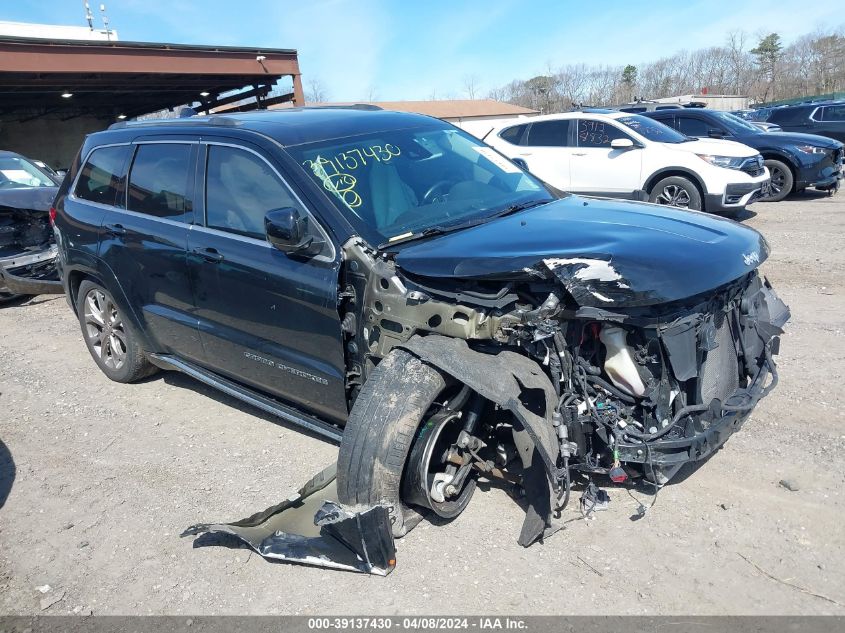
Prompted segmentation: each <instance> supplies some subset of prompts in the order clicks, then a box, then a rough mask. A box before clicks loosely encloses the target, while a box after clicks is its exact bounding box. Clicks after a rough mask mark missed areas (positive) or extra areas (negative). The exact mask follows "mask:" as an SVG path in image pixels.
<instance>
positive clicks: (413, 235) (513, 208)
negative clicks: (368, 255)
mask: <svg viewBox="0 0 845 633" xmlns="http://www.w3.org/2000/svg"><path fill="white" fill-rule="evenodd" d="M547 202H552V201H551V200H527V201H526V202H520V203H517V204H512V205H510V206H508V207H505V208H504V209H502V210H501V211H497V212H496V213H493V214H492V215H486V216H484V217H482V218H475V219H472V220H469V221H467V222H461V223H460V224H452V225H448V226H441V225H437V226H429V227H427V228H424V229H422V230H421V231H408V232H407V233H400V234H399V235H394V236H393V237H391V238H390V239H389V240H387V241H386V242H383V243H382V244H379V247H378V249H379V250H384V249H385V248H387V247H389V246H393V245H395V244H403V243H405V242H411V241H413V240H418V239H422V238H425V237H433V236H435V235H443V234H444V233H451V232H453V231H460V230H462V229H468V228H470V227H472V226H478V225H479V224H484V223H485V222H487V221H488V220H492V219H493V218H501V217H504V216H506V215H511V214H512V213H517V212H518V211H524V210H525V209H530V208H531V207H536V206H539V205H541V204H546V203H547Z"/></svg>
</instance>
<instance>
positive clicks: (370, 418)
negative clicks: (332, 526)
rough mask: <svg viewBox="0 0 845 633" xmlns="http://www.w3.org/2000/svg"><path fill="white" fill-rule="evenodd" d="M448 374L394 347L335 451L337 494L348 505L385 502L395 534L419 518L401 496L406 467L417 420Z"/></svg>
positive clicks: (367, 384)
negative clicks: (338, 448) (337, 451)
mask: <svg viewBox="0 0 845 633" xmlns="http://www.w3.org/2000/svg"><path fill="white" fill-rule="evenodd" d="M448 380H449V379H448V377H447V376H445V375H444V374H442V373H440V372H439V371H437V370H436V369H434V368H433V367H431V366H430V365H427V364H426V363H424V362H422V361H421V360H420V359H418V358H417V357H416V356H413V355H412V354H410V353H409V352H406V351H404V350H393V351H391V352H390V354H388V355H387V356H386V357H385V358H384V359H383V360H382V361H381V362H380V363H379V365H378V366H377V367H376V368H375V369H374V370H373V372H372V373H371V374H370V376H369V377H368V379H367V381H366V382H365V383H364V386H363V387H362V389H361V392H360V393H359V394H358V398H357V399H356V401H355V405H354V406H353V407H352V411H350V413H349V418H348V420H347V423H346V427H345V429H344V432H343V438H342V440H341V444H340V451H339V453H338V468H337V480H338V481H337V484H338V485H337V489H338V499H339V501H340V502H341V503H343V504H346V505H350V506H355V505H361V504H363V505H377V504H381V505H386V506H388V507H389V508H390V510H391V521H392V525H393V535H394V536H396V537H400V536H403V535H404V534H406V533H407V531H408V530H409V529H410V528H412V527H413V526H414V525H415V524H416V523H417V522H419V520H420V519H421V518H422V514H420V511H418V510H417V509H416V508H414V507H411V506H408V505H407V504H405V503H404V502H403V501H402V491H401V487H402V480H403V474H404V468H405V464H406V462H407V459H408V455H409V454H410V451H411V446H412V445H413V442H414V440H415V439H416V436H417V433H418V431H419V427H420V424H421V423H422V421H423V419H424V417H425V414H426V412H428V411H429V409H430V408H431V405H432V404H433V403H434V401H435V399H436V398H437V396H438V395H439V394H441V393H442V392H443V390H444V389H445V387H446V385H447V382H448ZM391 402H395V404H392V403H391Z"/></svg>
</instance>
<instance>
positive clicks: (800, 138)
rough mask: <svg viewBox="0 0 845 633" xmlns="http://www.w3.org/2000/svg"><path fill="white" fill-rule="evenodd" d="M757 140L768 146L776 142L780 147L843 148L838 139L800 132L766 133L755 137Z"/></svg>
mask: <svg viewBox="0 0 845 633" xmlns="http://www.w3.org/2000/svg"><path fill="white" fill-rule="evenodd" d="M755 136H756V137H757V140H759V141H760V142H761V143H766V144H767V145H768V144H770V143H771V142H772V140H776V141H777V144H778V145H781V146H782V145H787V144H794V145H815V146H816V147H824V148H827V149H836V148H838V147H842V143H840V142H839V141H837V140H836V139H832V138H828V137H827V136H819V135H818V134H802V133H800V132H766V133H765V134H764V135H763V134H757V135H755Z"/></svg>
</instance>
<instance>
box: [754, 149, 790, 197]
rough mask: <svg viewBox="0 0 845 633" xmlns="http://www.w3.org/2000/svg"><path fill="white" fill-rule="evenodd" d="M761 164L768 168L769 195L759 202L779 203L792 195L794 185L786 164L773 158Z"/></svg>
mask: <svg viewBox="0 0 845 633" xmlns="http://www.w3.org/2000/svg"><path fill="white" fill-rule="evenodd" d="M763 164H764V165H765V166H766V167H768V168H769V176H770V178H771V182H770V184H769V195H768V196H765V197H763V198H760V202H779V201H781V200H783V199H784V198H786V196H788V195H789V194H790V193H792V186H793V185H794V184H795V178H794V176H793V175H792V170H791V169H790V168H789V165H787V164H786V163H784V162H781V161H779V160H774V159H773V158H767V159H766V160H765V161H763Z"/></svg>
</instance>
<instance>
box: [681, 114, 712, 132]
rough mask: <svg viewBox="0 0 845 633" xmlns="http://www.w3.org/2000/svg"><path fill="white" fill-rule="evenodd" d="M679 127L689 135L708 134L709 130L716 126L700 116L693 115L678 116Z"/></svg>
mask: <svg viewBox="0 0 845 633" xmlns="http://www.w3.org/2000/svg"><path fill="white" fill-rule="evenodd" d="M677 121H678V122H677V129H678V131H679V132H681V133H682V134H686V135H687V136H707V132H708V130H710V129H711V128H713V127H715V126H713V125H710V124H709V123H707V121H703V120H701V119H699V118H694V117H691V116H679V117H677Z"/></svg>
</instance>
